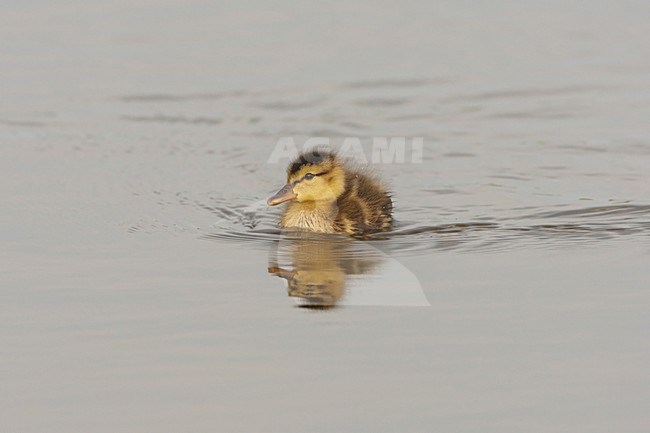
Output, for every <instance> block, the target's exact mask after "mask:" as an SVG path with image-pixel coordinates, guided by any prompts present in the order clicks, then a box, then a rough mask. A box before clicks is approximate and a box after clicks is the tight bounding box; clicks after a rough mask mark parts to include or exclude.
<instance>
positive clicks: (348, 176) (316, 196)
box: [267, 150, 393, 235]
mask: <svg viewBox="0 0 650 433" xmlns="http://www.w3.org/2000/svg"><path fill="white" fill-rule="evenodd" d="M287 201H288V202H289V204H288V205H287V207H286V209H285V210H284V214H283V215H282V218H281V219H280V227H285V228H295V229H300V230H306V231H312V232H319V233H345V234H349V235H361V234H363V233H367V232H373V231H385V230H389V229H390V228H391V225H392V223H393V218H392V215H391V214H392V211H393V202H392V200H391V197H390V194H388V192H387V191H386V190H385V189H384V187H383V186H382V185H381V184H380V183H379V182H378V181H377V180H375V179H373V178H372V177H370V176H368V175H365V174H363V173H360V172H359V171H357V170H354V169H352V168H351V167H349V166H347V165H346V164H344V163H343V161H341V159H340V158H338V157H337V155H336V154H334V153H332V152H328V151H322V150H315V151H308V152H305V153H303V154H302V155H300V156H299V157H298V158H296V159H295V160H294V161H293V162H291V163H290V164H289V167H288V168H287V184H286V185H285V186H284V187H283V188H282V189H281V190H280V191H278V192H277V193H276V194H275V195H274V196H272V197H271V198H269V199H268V200H267V203H268V204H269V206H276V205H278V204H280V203H284V202H287Z"/></svg>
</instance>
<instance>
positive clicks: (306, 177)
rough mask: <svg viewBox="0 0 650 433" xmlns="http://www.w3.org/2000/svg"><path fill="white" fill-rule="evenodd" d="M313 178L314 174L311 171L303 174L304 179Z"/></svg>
mask: <svg viewBox="0 0 650 433" xmlns="http://www.w3.org/2000/svg"><path fill="white" fill-rule="evenodd" d="M313 178H314V175H313V174H312V173H307V174H306V175H305V179H307V180H312V179H313Z"/></svg>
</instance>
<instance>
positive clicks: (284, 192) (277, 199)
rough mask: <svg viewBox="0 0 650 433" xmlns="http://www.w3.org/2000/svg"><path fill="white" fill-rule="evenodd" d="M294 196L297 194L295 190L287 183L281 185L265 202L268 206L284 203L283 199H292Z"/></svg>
mask: <svg viewBox="0 0 650 433" xmlns="http://www.w3.org/2000/svg"><path fill="white" fill-rule="evenodd" d="M296 197H298V196H297V195H296V193H295V192H293V187H292V185H291V184H290V183H288V184H286V185H285V186H283V187H282V189H281V190H280V191H278V192H276V193H275V195H274V196H272V197H270V198H269V199H268V200H267V201H266V203H267V204H268V205H269V206H275V205H278V204H280V203H284V202H285V201H289V200H294V199H295V198H296Z"/></svg>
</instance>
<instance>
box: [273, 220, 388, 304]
mask: <svg viewBox="0 0 650 433" xmlns="http://www.w3.org/2000/svg"><path fill="white" fill-rule="evenodd" d="M313 236H318V235H311V234H310V233H305V234H304V236H303V237H299V238H295V239H288V240H286V241H283V242H287V243H284V245H278V248H277V249H275V250H274V251H272V252H271V256H270V257H269V267H268V272H269V273H272V274H275V275H277V276H279V277H281V278H284V279H286V280H287V286H288V287H287V290H288V294H289V296H291V297H293V298H296V299H301V300H302V301H303V303H302V305H303V306H306V307H317V308H327V307H333V306H334V305H335V304H336V303H337V302H338V301H339V300H340V299H341V297H342V296H343V294H344V293H345V287H346V280H347V276H348V275H360V274H364V273H366V272H369V271H370V270H371V269H373V268H374V267H375V266H376V265H377V264H378V263H379V262H380V258H379V257H378V256H376V255H373V254H372V253H370V254H368V253H366V254H364V255H362V256H361V255H355V256H352V255H350V254H349V251H348V248H347V245H348V243H349V241H348V239H345V238H344V239H341V238H339V237H334V238H325V237H313Z"/></svg>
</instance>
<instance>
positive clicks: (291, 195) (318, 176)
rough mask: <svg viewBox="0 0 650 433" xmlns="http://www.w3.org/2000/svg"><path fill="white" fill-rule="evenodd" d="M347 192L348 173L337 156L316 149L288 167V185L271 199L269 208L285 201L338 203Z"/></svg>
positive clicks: (268, 201) (304, 154) (301, 156)
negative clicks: (346, 174)
mask: <svg viewBox="0 0 650 433" xmlns="http://www.w3.org/2000/svg"><path fill="white" fill-rule="evenodd" d="M344 189H345V170H344V168H343V165H342V164H341V162H340V161H339V160H338V159H337V157H336V155H335V154H333V153H331V152H327V151H321V150H312V151H308V152H305V153H303V154H302V155H300V156H299V157H298V158H296V159H295V160H294V161H293V162H291V164H289V167H288V168H287V184H286V185H285V186H284V187H282V189H281V190H280V191H278V192H277V193H276V194H275V195H274V196H273V197H271V198H269V199H268V200H267V203H268V204H269V206H275V205H278V204H280V203H284V202H285V201H289V200H295V201H298V202H321V203H328V202H333V201H336V199H338V198H339V196H340V195H341V194H343V191H344Z"/></svg>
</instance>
